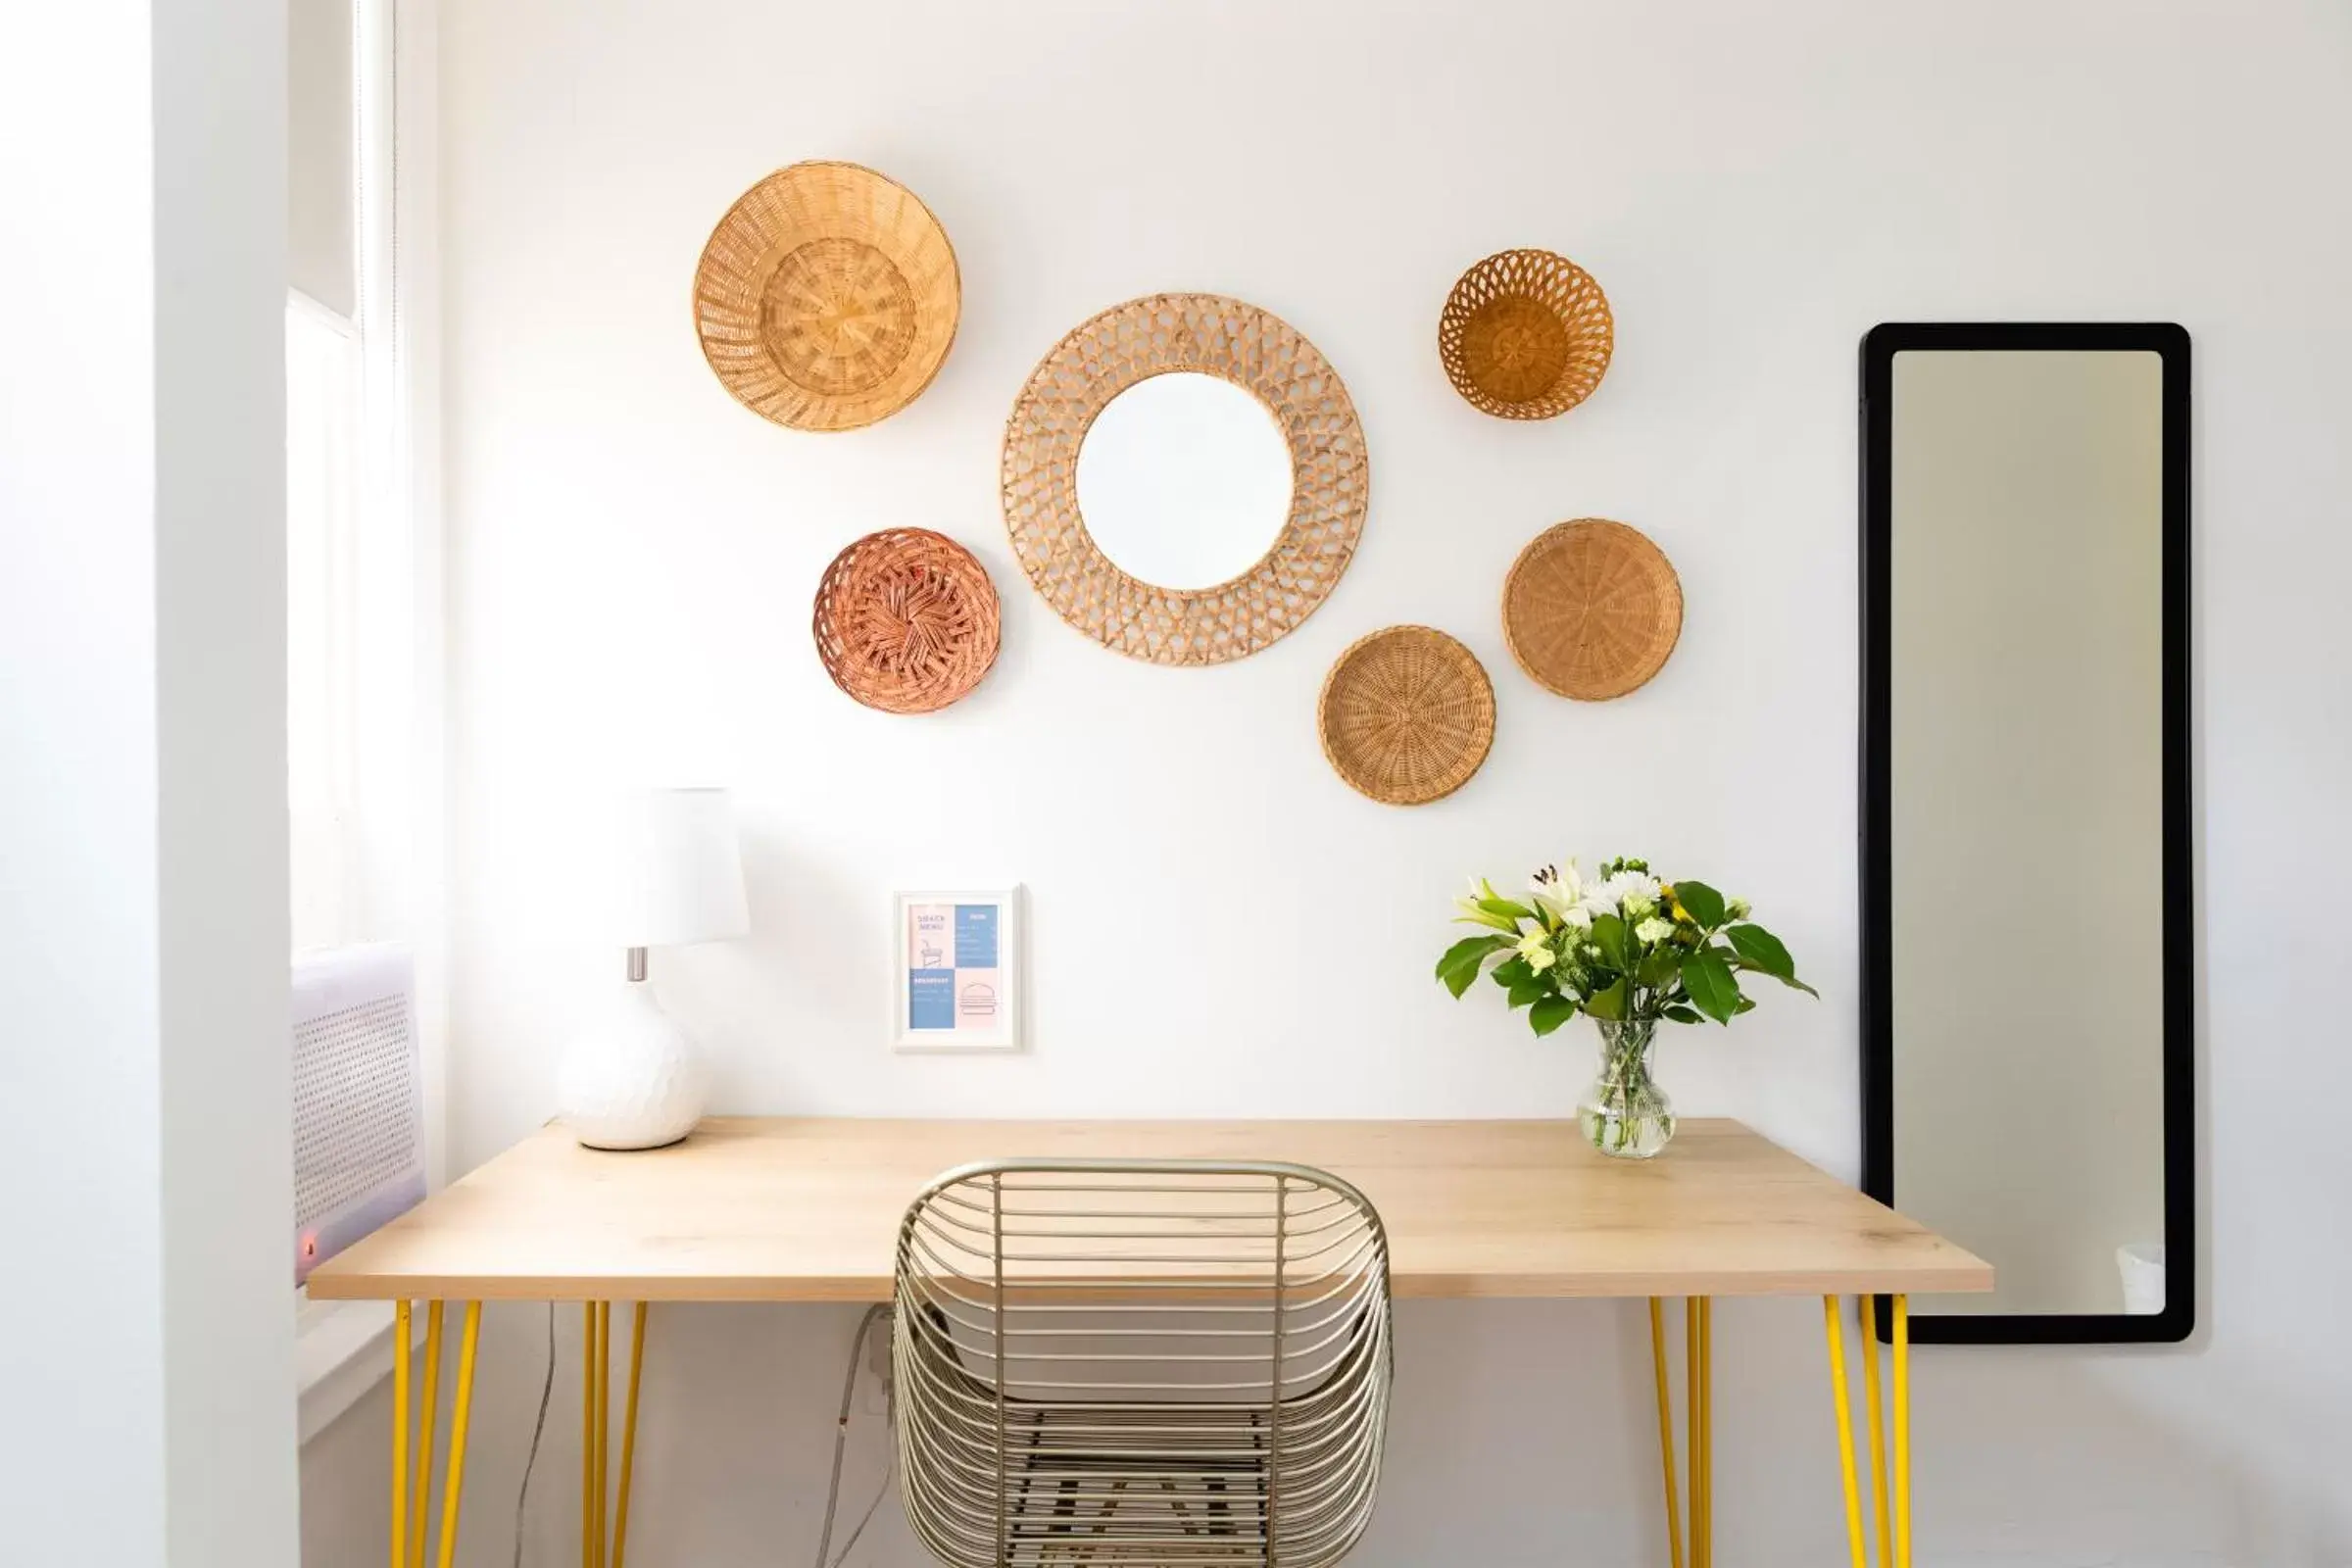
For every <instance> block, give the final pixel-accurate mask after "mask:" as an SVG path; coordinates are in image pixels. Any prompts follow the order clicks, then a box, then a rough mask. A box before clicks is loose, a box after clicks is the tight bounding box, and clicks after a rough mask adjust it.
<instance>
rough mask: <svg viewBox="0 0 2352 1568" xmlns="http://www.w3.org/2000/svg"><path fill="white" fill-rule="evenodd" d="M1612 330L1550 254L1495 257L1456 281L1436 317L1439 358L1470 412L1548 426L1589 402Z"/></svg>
mask: <svg viewBox="0 0 2352 1568" xmlns="http://www.w3.org/2000/svg"><path fill="white" fill-rule="evenodd" d="M1616 341H1617V327H1616V321H1615V319H1613V318H1612V317H1611V316H1610V315H1609V301H1608V296H1607V295H1605V294H1603V293H1601V291H1600V285H1599V284H1598V283H1595V282H1594V281H1593V274H1592V273H1590V272H1588V271H1586V270H1584V269H1583V268H1581V267H1579V266H1577V265H1576V264H1575V263H1574V262H1572V261H1570V260H1569V259H1568V258H1567V257H1565V256H1555V255H1553V254H1552V253H1551V252H1549V251H1537V250H1517V251H1502V252H1499V253H1497V254H1495V255H1494V256H1490V257H1488V258H1487V259H1486V260H1485V261H1483V262H1481V263H1479V264H1478V265H1477V266H1476V267H1473V268H1472V269H1470V270H1468V271H1467V272H1464V273H1463V274H1462V276H1461V280H1460V281H1459V282H1457V283H1455V284H1454V285H1453V292H1452V293H1451V294H1448V295H1447V296H1446V309H1445V311H1444V313H1443V314H1441V315H1440V316H1439V318H1438V358H1439V359H1441V360H1443V361H1444V362H1445V365H1446V377H1447V378H1448V379H1450V380H1451V381H1452V382H1453V389H1454V390H1455V391H1456V392H1459V393H1460V394H1461V395H1462V396H1463V397H1465V398H1467V399H1469V400H1470V403H1471V406H1472V407H1474V408H1478V409H1482V410H1484V411H1485V412H1486V413H1488V414H1492V415H1495V416H1496V417H1500V418H1505V419H1548V418H1550V417H1552V416H1554V415H1556V414H1565V413H1567V412H1568V411H1569V410H1570V409H1573V408H1575V407H1576V406H1577V405H1578V404H1579V403H1582V402H1584V401H1585V399H1587V398H1589V397H1591V396H1592V395H1593V388H1594V387H1596V386H1598V385H1600V378H1601V377H1602V376H1604V375H1606V374H1607V373H1608V370H1609V355H1610V353H1611V351H1612V350H1613V349H1614V348H1615V346H1616Z"/></svg>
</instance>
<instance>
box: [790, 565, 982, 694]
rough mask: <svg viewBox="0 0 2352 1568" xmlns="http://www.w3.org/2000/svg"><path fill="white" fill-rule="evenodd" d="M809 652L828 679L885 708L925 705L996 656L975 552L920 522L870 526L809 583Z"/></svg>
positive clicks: (963, 688) (969, 680)
mask: <svg viewBox="0 0 2352 1568" xmlns="http://www.w3.org/2000/svg"><path fill="white" fill-rule="evenodd" d="M815 633H816V652H817V657H818V658H819V659H821V660H823V661H824V664H825V673H826V674H828V675H830V676H832V677H833V684H834V685H836V686H838V687H840V688H841V689H842V690H843V691H845V692H847V693H849V695H850V696H852V697H854V698H856V699H857V700H858V702H861V703H863V704H864V705H865V706H866V707H868V708H878V709H880V710H882V711H884V712H886V713H928V712H933V711H937V710H939V709H942V708H945V707H947V706H948V705H949V704H950V703H953V702H955V701H956V699H958V698H960V697H962V696H964V695H965V694H966V693H968V692H969V691H970V690H971V689H972V688H973V687H975V686H977V685H979V684H980V678H981V677H982V676H984V675H986V674H987V673H988V670H989V666H990V665H991V664H993V663H995V662H996V659H997V639H998V608H997V589H996V585H995V584H994V583H992V582H990V581H989V579H988V568H987V567H985V566H983V565H981V564H980V563H979V561H978V560H976V559H975V558H974V557H973V555H972V553H971V552H970V551H968V550H966V549H964V548H963V546H961V545H959V544H957V543H956V541H955V540H953V539H950V538H948V537H947V536H946V535H945V534H937V533H933V532H931V531H930V530H929V529H927V528H889V529H885V530H883V531H882V532H880V533H869V534H867V535H866V536H865V537H864V538H862V539H860V540H858V542H857V543H855V544H853V545H851V546H850V547H849V548H848V549H847V550H844V551H843V552H842V553H841V554H840V555H838V556H835V557H834V558H833V564H831V565H829V566H827V567H826V568H825V575H824V578H823V580H822V581H820V582H819V583H818V584H817V589H816V620H815Z"/></svg>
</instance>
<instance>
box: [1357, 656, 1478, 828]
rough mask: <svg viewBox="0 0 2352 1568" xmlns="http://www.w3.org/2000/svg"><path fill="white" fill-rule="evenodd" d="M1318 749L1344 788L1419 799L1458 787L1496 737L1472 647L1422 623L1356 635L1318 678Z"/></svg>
mask: <svg viewBox="0 0 2352 1568" xmlns="http://www.w3.org/2000/svg"><path fill="white" fill-rule="evenodd" d="M1315 723H1316V726H1317V728H1318V729H1319V730H1320V731H1321V732H1322V738H1323V755H1324V757H1325V758H1326V759H1328V760H1330V762H1331V766H1332V770H1333V771H1334V772H1336V773H1338V774H1339V775H1340V777H1341V778H1343V779H1345V780H1347V782H1348V787H1349V788H1350V789H1353V790H1354V791H1356V792H1357V793H1358V794H1361V795H1368V796H1370V797H1371V798H1372V799H1373V800H1376V801H1380V802H1382V803H1384V804H1385V805H1389V806H1424V805H1427V804H1428V803H1429V802H1431V801H1435V800H1442V799H1443V798H1445V797H1446V796H1448V795H1451V794H1452V793H1453V792H1454V791H1455V790H1458V789H1460V788H1461V787H1462V786H1463V785H1464V784H1466V783H1468V782H1469V780H1470V775H1471V774H1473V773H1475V772H1477V771H1478V768H1479V764H1480V763H1482V762H1484V761H1485V760H1487V752H1488V749H1489V748H1491V747H1492V746H1493V745H1494V744H1495V687H1494V684H1493V683H1492V682H1491V681H1489V680H1488V679H1487V671H1486V668H1485V666H1484V665H1482V664H1480V663H1479V662H1478V659H1477V657H1476V656H1475V655H1473V654H1472V653H1471V652H1470V650H1469V649H1467V648H1464V647H1463V646H1462V645H1461V644H1460V643H1458V642H1456V641H1454V640H1453V639H1452V638H1451V637H1448V636H1446V634H1445V633H1444V632H1442V631H1438V630H1436V629H1434V628H1432V627H1429V626H1388V627H1384V628H1383V629H1381V630H1379V631H1376V632H1374V633H1372V634H1371V635H1370V636H1368V637H1363V638H1359V639H1358V640H1357V641H1356V642H1354V643H1353V644H1351V645H1350V646H1349V647H1348V651H1347V652H1346V653H1343V654H1342V655H1340V658H1339V662H1337V663H1335V664H1333V665H1332V666H1331V673H1330V674H1329V675H1326V676H1325V677H1324V678H1323V695H1322V697H1321V699H1320V700H1318V701H1317V703H1316V704H1315Z"/></svg>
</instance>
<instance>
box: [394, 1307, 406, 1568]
mask: <svg viewBox="0 0 2352 1568" xmlns="http://www.w3.org/2000/svg"><path fill="white" fill-rule="evenodd" d="M392 1568H409V1303H408V1302H406V1301H397V1302H395V1303H393V1307H392Z"/></svg>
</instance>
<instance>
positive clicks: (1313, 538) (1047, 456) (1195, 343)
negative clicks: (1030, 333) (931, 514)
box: [1004, 294, 1371, 664]
mask: <svg viewBox="0 0 2352 1568" xmlns="http://www.w3.org/2000/svg"><path fill="white" fill-rule="evenodd" d="M1169 370H1203V371H1206V372H1208V373H1210V374H1213V375H1221V376H1223V377H1224V378H1225V379H1226V380H1228V381H1231V382H1232V383H1234V384H1235V385H1236V386H1239V387H1241V388H1242V389H1243V390H1244V391H1246V392H1249V393H1251V394H1252V395H1254V396H1255V397H1256V398H1257V400H1258V401H1259V402H1260V403H1263V404H1264V405H1265V406H1266V408H1267V409H1268V411H1269V412H1271V413H1272V414H1273V416H1274V421H1275V422H1276V423H1277V424H1279V425H1280V426H1282V436H1283V440H1284V441H1285V442H1287V443H1288V444H1289V446H1290V449H1291V474H1292V488H1291V514H1290V517H1289V519H1288V520H1287V521H1285V523H1284V524H1283V529H1282V534H1281V536H1280V537H1279V538H1277V539H1276V540H1275V541H1274V548H1273V549H1271V550H1269V551H1267V552H1266V554H1265V557H1264V558H1263V559H1262V560H1260V561H1259V562H1258V563H1257V564H1256V565H1254V566H1252V567H1250V570H1248V571H1246V572H1244V573H1243V574H1242V575H1241V576H1239V577H1236V578H1234V579H1233V580H1232V581H1231V582H1228V583H1221V584H1219V585H1218V586H1216V587H1214V588H1199V589H1185V588H1162V587H1160V586H1159V585H1157V584H1155V583H1149V582H1145V581H1143V580H1142V579H1141V578H1137V577H1132V576H1129V575H1128V574H1127V573H1126V572H1124V571H1121V570H1120V569H1119V568H1118V566H1117V565H1116V564H1114V563H1113V562H1112V561H1111V559H1110V558H1109V557H1108V556H1106V555H1104V554H1103V549H1102V547H1101V546H1100V545H1098V544H1096V543H1095V538H1094V535H1092V534H1090V533H1088V532H1087V529H1086V522H1085V519H1084V518H1083V517H1081V516H1080V515H1079V513H1078V448H1079V446H1080V445H1081V444H1082V443H1083V442H1084V441H1085V440H1086V432H1087V429H1088V428H1089V427H1090V426H1091V425H1092V424H1093V423H1094V422H1095V416H1097V415H1098V414H1101V413H1102V412H1103V406H1104V405H1105V404H1107V403H1109V402H1110V400H1111V399H1112V398H1115V397H1117V396H1118V395H1119V394H1120V393H1121V392H1124V391H1126V390H1127V389H1128V388H1129V387H1131V386H1133V385H1135V384H1136V383H1137V382H1138V381H1141V380H1144V379H1146V378H1147V377H1150V376H1154V375H1158V374H1161V373H1163V372H1165V371H1169ZM1370 490H1371V469H1370V466H1368V464H1367V462H1366V460H1365V455H1364V432H1363V427H1362V426H1361V425H1360V424H1358V423H1357V422H1356V417H1355V405H1354V404H1352V403H1350V402H1349V401H1348V389H1347V388H1346V387H1345V386H1342V385H1341V384H1340V377H1339V372H1338V371H1336V370H1334V369H1333V368H1331V363H1330V362H1329V361H1328V360H1326V359H1324V358H1323V356H1322V355H1321V354H1320V353H1318V352H1317V351H1316V349H1315V346H1314V345H1313V344H1312V343H1309V342H1308V341H1307V340H1306V339H1305V337H1304V336H1302V335H1301V334H1300V333H1299V331H1298V329H1297V328H1295V327H1293V326H1292V325H1291V324H1290V323H1289V322H1287V321H1285V320H1283V319H1281V318H1280V317H1278V316H1275V315H1274V314H1273V313H1272V312H1270V311H1264V310H1260V309H1259V308H1258V307H1256V306H1254V305H1250V304H1248V303H1245V302H1244V301H1241V300H1235V299H1227V298H1224V297H1223V296H1221V295H1216V294H1153V295H1150V296H1147V297H1146V298H1143V299H1139V300H1129V301H1128V302H1127V303H1126V304H1124V305H1118V306H1113V307H1112V308H1111V309H1109V310H1107V311H1104V312H1103V314H1102V315H1100V316H1097V317H1095V318H1093V319H1090V320H1088V321H1085V322H1083V323H1081V324H1080V325H1079V326H1078V328H1077V329H1076V330H1075V331H1073V332H1071V333H1070V334H1069V335H1068V336H1067V337H1065V338H1063V339H1062V340H1061V341H1060V342H1059V343H1057V344H1055V345H1054V350H1053V352H1052V353H1050V354H1048V355H1047V356H1046V357H1045V359H1044V361H1043V362H1042V363H1040V364H1039V366H1038V368H1037V369H1036V370H1035V371H1034V372H1032V373H1031V375H1030V377H1029V383H1028V385H1026V386H1024V387H1022V388H1021V394H1020V396H1019V397H1018V398H1016V399H1014V400H1013V405H1012V417H1010V418H1009V419H1007V420H1006V421H1005V465H1004V501H1005V530H1006V532H1008V533H1009V534H1011V536H1012V553H1013V555H1014V556H1015V557H1016V558H1018V559H1019V561H1020V563H1021V569H1022V570H1023V571H1025V572H1027V573H1028V574H1029V581H1030V583H1031V584H1032V585H1034V586H1035V587H1036V589H1037V591H1038V593H1039V595H1040V596H1041V597H1043V598H1044V600H1045V601H1046V603H1047V604H1049V605H1052V606H1053V607H1054V613H1057V614H1059V615H1060V616H1061V618H1062V619H1064V620H1066V621H1068V622H1069V623H1070V624H1071V625H1073V626H1075V627H1077V628H1078V629H1079V630H1080V631H1082V632H1084V633H1085V634H1086V635H1087V636H1089V637H1092V638H1093V639H1094V640H1095V641H1097V642H1099V643H1101V644H1103V646H1104V647H1105V648H1109V649H1112V650H1115V651H1116V652H1118V653H1122V654H1125V655H1127V656H1128V657H1129V658H1131V659H1142V660H1148V661H1150V662H1152V663H1155V664H1217V663H1222V662H1225V661H1227V660H1230V659H1244V658H1247V657H1248V656H1250V655H1251V654H1254V653H1256V652H1258V651H1259V650H1260V649H1262V648H1265V647H1267V646H1268V645H1270V644H1272V643H1273V642H1275V641H1276V640H1278V639H1279V638H1282V637H1284V636H1287V635H1289V634H1290V632H1292V631H1293V630H1294V629H1296V628H1297V627H1298V625H1299V622H1300V621H1302V620H1304V619H1306V617H1307V616H1309V615H1311V614H1313V613H1315V607H1316V606H1318V605H1320V604H1322V603H1323V601H1324V599H1325V598H1326V597H1328V596H1329V595H1330V593H1331V590H1332V589H1333V588H1334V587H1336V586H1337V585H1338V584H1339V580H1340V573H1342V572H1344V571H1346V570H1347V569H1348V561H1349V560H1350V559H1352V558H1353V556H1354V554H1355V541H1356V538H1357V536H1358V535H1360V534H1361V533H1362V532H1363V527H1364V508H1365V505H1366V500H1367V497H1368V496H1369V494H1370Z"/></svg>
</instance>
